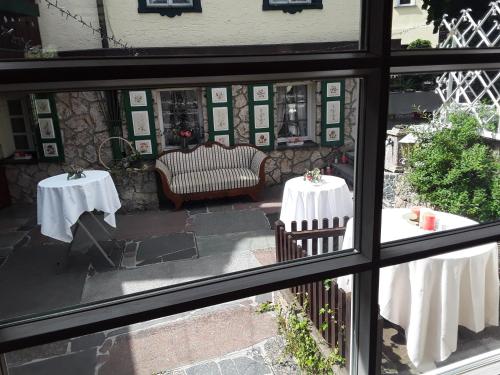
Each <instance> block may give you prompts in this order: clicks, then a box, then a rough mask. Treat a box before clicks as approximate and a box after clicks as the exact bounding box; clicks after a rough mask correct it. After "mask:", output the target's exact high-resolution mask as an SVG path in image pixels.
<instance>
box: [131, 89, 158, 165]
mask: <svg viewBox="0 0 500 375" xmlns="http://www.w3.org/2000/svg"><path fill="white" fill-rule="evenodd" d="M123 104H124V108H125V117H126V119H127V128H128V138H129V140H130V141H131V142H132V144H133V145H134V147H135V148H136V150H137V151H138V152H139V153H140V154H141V157H142V158H143V159H155V158H156V156H157V154H158V147H157V143H156V129H155V116H154V110H153V96H152V94H151V90H146V89H143V90H141V89H137V90H130V91H123Z"/></svg>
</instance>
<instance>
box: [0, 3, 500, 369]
mask: <svg viewBox="0 0 500 375" xmlns="http://www.w3.org/2000/svg"><path fill="white" fill-rule="evenodd" d="M392 10H393V2H388V1H384V0H362V15H361V19H362V20H363V23H362V47H363V50H360V51H358V52H349V53H338V54H330V53H327V54H299V55H266V54H265V53H263V54H259V48H258V47H255V48H254V47H252V55H251V56H227V55H226V56H209V57H207V56H203V57H192V56H191V57H185V58H184V57H157V58H155V57H152V58H149V57H145V58H140V57H139V58H134V59H128V58H102V59H71V58H69V59H56V60H51V61H43V60H40V61H34V60H33V61H25V60H18V61H0V82H1V83H0V92H19V91H26V92H33V91H39V92H43V91H55V90H69V89H73V90H80V89H104V88H118V87H121V88H133V87H145V85H147V86H146V87H161V86H163V87H164V86H166V85H170V86H175V85H184V86H189V85H193V86H200V85H208V84H211V83H216V84H222V83H227V84H231V83H235V82H249V83H250V82H256V83H257V82H268V81H269V80H270V79H273V80H277V79H279V80H301V79H304V80H307V79H321V78H342V77H361V78H363V80H361V81H360V82H361V89H360V115H359V125H358V142H357V151H356V152H357V157H356V165H355V177H356V180H355V181H356V183H355V217H356V220H355V222H354V234H355V236H354V248H355V250H353V251H346V252H343V253H342V254H335V255H332V254H323V255H320V256H317V257H314V258H301V259H296V260H293V261H290V262H286V263H282V264H273V265H269V266H264V267H260V268H256V269H250V270H245V271H241V272H237V273H233V274H228V275H222V276H218V277H212V278H209V279H203V280H199V281H195V282H190V283H186V284H181V285H176V286H174V287H169V288H162V289H158V290H152V291H149V292H146V293H141V294H136V295H128V296H126V297H124V298H120V299H115V300H107V301H100V302H98V303H96V304H91V305H84V306H77V307H74V308H70V309H67V310H64V311H60V312H53V313H49V314H46V315H45V316H41V317H40V316H37V317H24V318H22V319H17V320H15V321H14V320H13V321H9V322H3V323H2V324H1V325H0V352H7V351H11V350H16V349H22V348H25V347H29V346H33V345H40V344H44V343H48V342H53V341H57V340H62V339H66V338H70V337H75V336H81V335H85V334H90V333H94V332H99V331H102V330H107V329H112V328H117V327H120V326H123V325H127V324H132V323H137V322H141V321H146V320H150V319H154V318H159V317H162V316H165V315H170V314H175V313H180V312H185V311H188V310H192V309H196V308H200V307H204V306H210V305H214V304H218V303H223V302H227V301H230V300H234V299H239V298H244V297H248V296H252V295H255V294H260V293H266V292H270V291H273V290H276V289H282V288H286V287H290V286H292V285H297V284H301V283H306V282H311V281H316V280H322V279H324V278H327V277H338V276H343V275H347V274H355V278H354V285H353V320H352V322H353V333H352V336H351V337H352V346H351V348H352V350H351V353H352V357H351V359H352V360H351V369H352V370H351V371H352V373H355V374H374V373H377V372H378V370H379V358H378V356H377V353H378V350H377V346H378V337H377V316H378V308H377V305H378V286H379V271H380V268H381V267H383V266H388V265H394V264H399V263H403V262H408V261H412V260H417V259H423V258H426V257H429V256H433V255H438V254H441V253H445V252H450V251H456V250H460V249H464V248H467V247H471V246H476V245H479V244H484V243H488V242H493V241H498V240H500V222H498V221H496V222H493V223H486V224H478V225H475V226H472V227H468V228H461V229H456V230H452V231H449V232H444V233H434V234H431V235H428V236H425V237H422V238H409V239H404V240H400V241H395V242H391V243H384V244H381V243H380V224H381V210H382V193H383V179H384V176H383V169H384V153H385V132H386V122H387V108H388V96H389V77H390V74H397V73H426V72H436V71H442V70H480V69H500V49H488V50H486V49H474V50H471V49H465V50H446V51H443V50H428V51H427V50H412V51H391V48H390V40H391V20H392ZM361 307H362V308H361Z"/></svg>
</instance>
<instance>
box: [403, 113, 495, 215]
mask: <svg viewBox="0 0 500 375" xmlns="http://www.w3.org/2000/svg"><path fill="white" fill-rule="evenodd" d="M448 122H449V126H438V127H436V126H434V127H432V128H433V129H432V130H427V131H424V132H419V133H417V138H418V139H419V141H418V142H417V143H416V144H415V146H414V148H413V150H412V151H411V152H410V153H409V158H408V162H409V174H408V181H409V183H410V185H411V186H412V188H413V189H414V190H415V192H416V193H417V194H418V196H419V198H420V199H421V200H422V201H425V202H428V203H430V204H431V205H433V206H434V207H435V208H436V209H437V210H440V211H445V212H450V213H453V214H458V215H462V216H466V217H469V218H471V219H475V220H479V221H490V220H495V219H497V218H499V217H500V175H499V173H500V164H499V161H498V158H497V157H495V155H494V154H493V152H492V150H491V149H490V147H489V146H488V145H487V144H486V143H485V141H484V139H483V138H482V137H481V136H480V135H479V132H478V129H479V127H480V126H479V123H478V121H477V120H476V119H475V118H474V117H473V116H472V115H470V114H467V113H464V112H454V113H452V114H450V115H449V116H448Z"/></svg>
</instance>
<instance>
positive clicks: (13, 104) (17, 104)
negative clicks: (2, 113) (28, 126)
mask: <svg viewBox="0 0 500 375" xmlns="http://www.w3.org/2000/svg"><path fill="white" fill-rule="evenodd" d="M7 105H8V106H9V114H10V115H11V116H16V115H22V114H23V106H22V103H21V100H7Z"/></svg>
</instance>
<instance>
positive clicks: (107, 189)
mask: <svg viewBox="0 0 500 375" xmlns="http://www.w3.org/2000/svg"><path fill="white" fill-rule="evenodd" d="M84 173H85V175H86V177H85V178H80V179H78V180H68V179H67V173H64V174H60V175H57V176H53V177H49V178H46V179H45V180H42V181H40V182H39V183H38V189H37V210H38V224H39V225H41V227H42V229H41V232H42V233H43V234H44V235H46V236H49V237H52V238H55V239H58V240H61V241H64V242H71V241H72V240H73V233H72V232H71V226H72V225H73V224H75V223H76V221H77V220H78V218H79V217H80V215H81V214H82V213H84V212H86V211H93V210H100V211H103V212H104V220H105V221H106V222H107V223H108V224H109V225H111V226H113V227H116V222H115V212H116V211H117V210H118V209H119V208H120V207H121V204H120V198H119V197H118V192H117V191H116V188H115V184H114V183H113V179H112V178H111V176H110V174H109V173H108V172H106V171H85V172H84Z"/></svg>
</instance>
